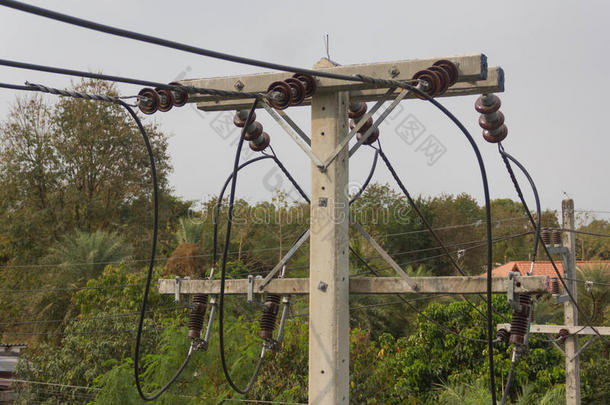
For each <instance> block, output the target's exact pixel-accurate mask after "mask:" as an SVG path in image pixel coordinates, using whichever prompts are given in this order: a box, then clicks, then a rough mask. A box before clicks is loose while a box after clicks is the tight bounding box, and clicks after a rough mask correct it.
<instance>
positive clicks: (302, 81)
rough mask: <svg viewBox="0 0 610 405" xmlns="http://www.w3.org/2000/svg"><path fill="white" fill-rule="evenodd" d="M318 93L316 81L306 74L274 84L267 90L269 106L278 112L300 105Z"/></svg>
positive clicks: (296, 75)
mask: <svg viewBox="0 0 610 405" xmlns="http://www.w3.org/2000/svg"><path fill="white" fill-rule="evenodd" d="M315 91H316V80H315V79H314V78H313V77H311V76H309V75H304V74H299V73H297V74H295V75H294V76H292V77H290V78H288V79H286V80H284V81H277V82H273V83H271V84H270V85H269V87H268V88H267V95H268V96H269V104H271V106H272V107H274V108H277V109H278V110H283V109H285V108H287V107H289V106H294V105H300V104H302V103H303V101H305V99H306V98H307V97H311V96H312V95H313V94H314V93H315Z"/></svg>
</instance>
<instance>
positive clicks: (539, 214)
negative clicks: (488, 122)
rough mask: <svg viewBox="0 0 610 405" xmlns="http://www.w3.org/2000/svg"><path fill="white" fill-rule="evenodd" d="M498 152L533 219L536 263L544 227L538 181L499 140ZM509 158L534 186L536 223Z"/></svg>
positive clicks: (525, 208) (533, 260)
mask: <svg viewBox="0 0 610 405" xmlns="http://www.w3.org/2000/svg"><path fill="white" fill-rule="evenodd" d="M498 152H500V155H501V156H502V160H503V161H504V165H505V166H506V170H508V173H509V175H510V178H511V180H512V182H513V185H514V186H515V190H517V194H518V195H519V199H520V200H521V204H522V205H523V209H524V210H525V212H526V213H527V215H528V217H529V219H530V221H532V226H533V227H534V230H535V232H536V234H535V236H534V248H533V250H532V263H535V262H536V256H537V254H538V241H539V240H540V231H541V229H542V228H541V225H540V223H541V220H542V209H541V208H540V196H539V195H538V189H537V188H536V183H534V180H533V179H532V177H531V176H530V174H529V173H528V172H527V170H525V167H524V166H523V165H522V164H521V163H520V162H519V161H518V160H517V159H515V158H514V157H513V156H511V155H510V154H508V153H507V152H506V151H505V150H504V146H503V145H502V142H498ZM509 160H511V161H513V163H515V164H516V165H517V167H518V168H519V169H520V170H521V172H522V173H523V174H524V175H525V177H526V178H527V181H528V182H529V183H530V186H531V187H532V192H533V193H534V199H535V200H536V222H535V223H534V218H532V214H531V213H530V209H529V207H528V206H527V202H526V201H525V197H524V196H523V192H522V191H521V187H520V186H519V183H518V182H517V177H515V173H514V172H513V169H512V167H511V164H510V162H509Z"/></svg>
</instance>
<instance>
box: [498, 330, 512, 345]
mask: <svg viewBox="0 0 610 405" xmlns="http://www.w3.org/2000/svg"><path fill="white" fill-rule="evenodd" d="M509 336H510V332H509V331H507V330H506V329H504V328H502V329H500V330H498V331H497V332H496V338H497V339H498V340H499V341H500V342H508V338H509Z"/></svg>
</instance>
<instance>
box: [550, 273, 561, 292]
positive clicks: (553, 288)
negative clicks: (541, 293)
mask: <svg viewBox="0 0 610 405" xmlns="http://www.w3.org/2000/svg"><path fill="white" fill-rule="evenodd" d="M560 292H561V290H560V289H559V279H558V278H557V277H553V278H551V294H553V295H559V294H560Z"/></svg>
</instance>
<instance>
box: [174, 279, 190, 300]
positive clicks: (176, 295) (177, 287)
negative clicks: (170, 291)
mask: <svg viewBox="0 0 610 405" xmlns="http://www.w3.org/2000/svg"><path fill="white" fill-rule="evenodd" d="M190 279H191V278H190V277H184V278H180V277H179V276H176V278H175V284H174V302H175V303H176V304H178V303H180V285H181V283H182V280H190Z"/></svg>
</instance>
